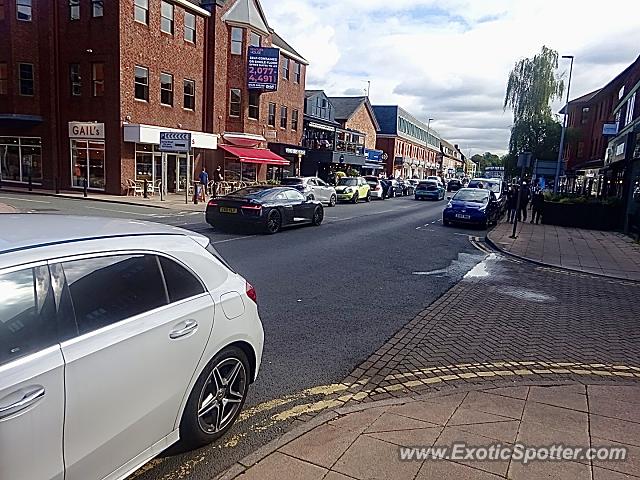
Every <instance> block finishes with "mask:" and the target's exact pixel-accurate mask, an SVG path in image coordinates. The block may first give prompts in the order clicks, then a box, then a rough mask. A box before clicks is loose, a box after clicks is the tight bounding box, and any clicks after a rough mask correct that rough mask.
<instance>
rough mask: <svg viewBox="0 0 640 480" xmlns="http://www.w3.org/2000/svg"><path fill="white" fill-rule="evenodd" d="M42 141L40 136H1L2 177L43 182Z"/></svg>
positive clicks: (24, 181)
mask: <svg viewBox="0 0 640 480" xmlns="http://www.w3.org/2000/svg"><path fill="white" fill-rule="evenodd" d="M41 150H42V141H41V139H40V138H39V137H0V178H2V180H3V181H10V182H21V183H28V182H29V175H31V181H32V182H33V183H35V184H41V183H42V151H41Z"/></svg>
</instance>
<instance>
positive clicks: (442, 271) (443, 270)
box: [411, 268, 448, 275]
mask: <svg viewBox="0 0 640 480" xmlns="http://www.w3.org/2000/svg"><path fill="white" fill-rule="evenodd" d="M447 272H448V270H447V269H446V268H441V269H440V270H431V271H430V272H411V275H442V274H443V273H447Z"/></svg>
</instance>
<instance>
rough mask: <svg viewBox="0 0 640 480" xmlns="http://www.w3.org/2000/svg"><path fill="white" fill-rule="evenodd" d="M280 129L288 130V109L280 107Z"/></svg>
mask: <svg viewBox="0 0 640 480" xmlns="http://www.w3.org/2000/svg"><path fill="white" fill-rule="evenodd" d="M280 128H287V107H285V106H284V105H283V106H281V107H280Z"/></svg>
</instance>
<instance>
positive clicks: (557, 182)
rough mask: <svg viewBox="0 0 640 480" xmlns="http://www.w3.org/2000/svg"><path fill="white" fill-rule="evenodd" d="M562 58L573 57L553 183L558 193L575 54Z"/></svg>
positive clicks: (555, 192)
mask: <svg viewBox="0 0 640 480" xmlns="http://www.w3.org/2000/svg"><path fill="white" fill-rule="evenodd" d="M562 58H570V59H571V67H570V68H569V85H568V86H567V103H566V105H565V107H564V120H563V122H562V134H561V135H560V151H559V152H558V163H557V165H556V178H555V182H554V183H553V193H554V194H557V193H558V186H559V184H560V165H561V164H562V157H563V156H564V136H565V134H566V130H567V119H568V118H569V92H570V91H571V76H572V74H573V55H563V56H562Z"/></svg>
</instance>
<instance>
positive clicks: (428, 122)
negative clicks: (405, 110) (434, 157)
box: [427, 118, 437, 173]
mask: <svg viewBox="0 0 640 480" xmlns="http://www.w3.org/2000/svg"><path fill="white" fill-rule="evenodd" d="M431 120H433V118H430V119H429V120H427V155H428V154H429V135H431V134H430V133H429V130H430V128H431ZM436 173H437V172H436Z"/></svg>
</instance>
